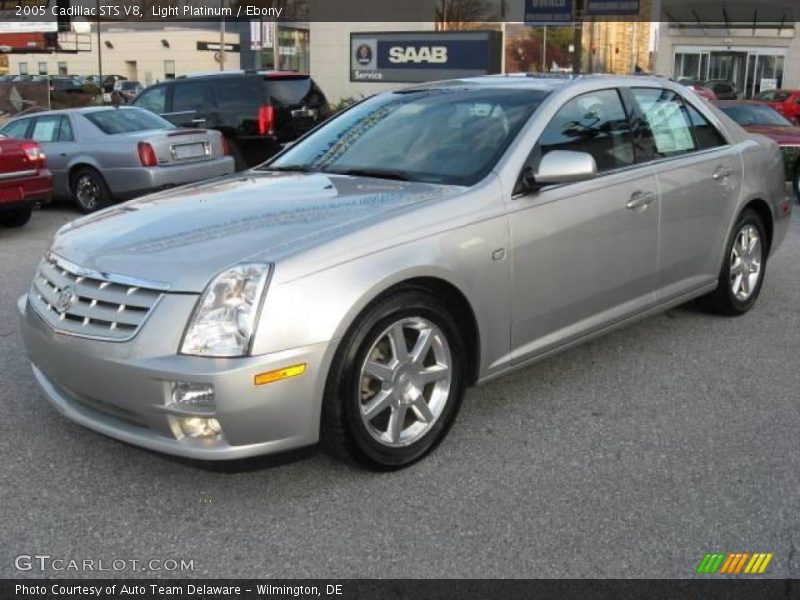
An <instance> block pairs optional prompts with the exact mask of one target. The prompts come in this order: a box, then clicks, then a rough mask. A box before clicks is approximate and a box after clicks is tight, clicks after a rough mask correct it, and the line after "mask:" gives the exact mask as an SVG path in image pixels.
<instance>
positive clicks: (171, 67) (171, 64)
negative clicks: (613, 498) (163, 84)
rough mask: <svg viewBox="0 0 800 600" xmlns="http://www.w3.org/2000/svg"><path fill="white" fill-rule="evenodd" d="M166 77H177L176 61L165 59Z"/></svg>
mask: <svg viewBox="0 0 800 600" xmlns="http://www.w3.org/2000/svg"><path fill="white" fill-rule="evenodd" d="M164 79H175V61H174V60H165V61H164Z"/></svg>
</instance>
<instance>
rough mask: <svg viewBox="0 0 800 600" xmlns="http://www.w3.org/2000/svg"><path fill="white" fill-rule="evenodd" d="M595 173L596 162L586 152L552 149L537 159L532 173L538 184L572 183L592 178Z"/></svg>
mask: <svg viewBox="0 0 800 600" xmlns="http://www.w3.org/2000/svg"><path fill="white" fill-rule="evenodd" d="M596 175H597V163H596V162H595V160H594V156H592V155H591V154H589V153H588V152H573V151H572V150H553V151H552V152H548V153H547V154H545V155H544V156H543V157H542V160H540V161H539V168H538V169H537V170H536V173H534V174H533V179H534V180H535V181H536V183H537V184H538V185H543V184H546V183H573V182H576V181H584V180H586V179H592V178H593V177H595V176H596Z"/></svg>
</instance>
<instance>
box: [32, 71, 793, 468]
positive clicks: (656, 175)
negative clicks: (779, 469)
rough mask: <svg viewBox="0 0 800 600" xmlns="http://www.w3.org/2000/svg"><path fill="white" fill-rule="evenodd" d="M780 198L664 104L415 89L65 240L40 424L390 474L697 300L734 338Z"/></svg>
mask: <svg viewBox="0 0 800 600" xmlns="http://www.w3.org/2000/svg"><path fill="white" fill-rule="evenodd" d="M783 182H784V176H783V163H782V160H781V155H780V152H779V150H778V147H777V146H776V145H775V144H774V143H773V142H771V141H770V140H768V139H766V138H764V137H760V136H757V135H751V134H748V133H746V132H745V131H743V130H742V129H741V128H740V127H739V126H738V125H736V124H735V123H733V122H732V121H731V120H730V119H728V118H727V117H725V115H723V114H722V113H720V112H719V111H718V110H717V109H715V108H713V107H712V106H710V105H709V104H707V103H704V102H702V101H701V100H700V99H699V98H698V97H697V96H695V95H694V94H693V93H692V92H691V91H689V90H687V89H686V88H684V87H682V86H679V85H676V84H673V83H670V82H668V81H665V80H662V79H655V78H646V77H635V78H613V77H585V78H576V79H569V78H567V79H536V78H530V77H487V78H479V79H471V80H459V81H451V82H441V83H435V84H428V85H424V86H421V87H416V88H411V89H404V90H402V91H400V92H396V93H386V94H382V95H378V96H375V97H372V98H369V99H366V100H364V101H362V102H361V103H359V104H357V105H355V106H354V107H352V108H351V109H349V110H347V111H345V112H343V113H341V114H340V115H338V116H337V117H335V118H334V119H332V120H331V121H329V122H328V123H327V124H325V125H324V126H322V127H321V128H319V129H317V130H315V131H313V132H312V133H310V134H309V135H307V136H306V137H305V138H304V139H302V140H301V141H299V142H298V143H297V144H295V145H294V146H292V147H291V148H288V149H286V150H285V151H284V152H283V153H282V154H280V155H279V156H277V157H276V158H275V159H274V160H273V161H272V162H270V163H269V164H267V165H264V166H262V167H260V168H256V169H253V170H250V171H247V172H244V173H242V174H239V175H237V176H234V177H230V178H227V179H223V180H221V181H217V182H211V183H205V184H200V185H196V186H189V187H185V188H182V189H180V190H173V191H168V192H164V193H160V194H157V195H153V196H150V197H147V198H143V199H139V200H135V201H132V202H129V203H127V204H124V205H121V206H119V207H113V208H110V209H107V210H105V211H103V212H100V213H98V214H96V215H93V216H89V217H84V218H82V219H79V220H77V221H75V222H73V223H72V224H69V225H67V226H65V227H64V228H63V229H62V230H60V231H59V232H58V234H57V235H56V237H55V239H54V240H53V243H52V247H51V249H50V251H49V252H48V253H47V255H46V256H45V257H44V259H43V260H42V262H41V264H40V265H39V267H38V271H37V273H36V275H35V279H34V281H33V283H32V285H31V287H30V291H29V292H28V294H27V295H26V296H24V297H22V298H20V301H19V312H20V314H21V325H22V334H23V338H24V342H25V346H26V349H27V354H28V356H29V357H30V360H31V363H32V365H33V373H34V375H35V378H36V380H37V381H38V383H39V385H40V386H41V388H42V390H44V393H45V395H46V396H47V397H48V399H49V400H50V401H51V403H52V404H53V405H54V406H55V407H56V408H57V409H58V410H59V411H61V412H62V413H63V414H64V415H66V416H67V417H68V418H70V419H73V420H74V421H77V422H78V423H81V424H83V425H85V426H87V427H90V428H92V429H94V430H96V431H99V432H100V433H103V434H106V435H109V436H112V437H115V438H118V439H120V440H124V441H126V442H129V443H132V444H138V445H140V446H144V447H146V448H151V449H154V450H159V451H163V452H167V453H171V454H176V455H181V456H186V457H192V458H200V459H209V460H220V459H235V458H241V457H246V456H252V455H258V454H268V453H274V452H280V451H284V450H289V449H292V448H297V447H300V446H305V445H310V444H314V443H316V442H318V441H319V440H321V441H322V442H323V444H324V446H325V447H326V448H327V449H329V450H330V451H331V452H333V453H334V454H336V455H337V456H343V457H350V458H354V459H356V460H357V461H359V462H360V463H362V464H364V465H367V466H369V467H371V468H377V469H393V468H399V467H402V466H405V465H408V464H410V463H412V462H414V461H415V460H417V459H419V458H420V457H422V456H424V455H425V454H426V453H427V452H429V451H430V450H431V449H432V448H434V447H435V446H436V444H437V443H439V442H440V441H441V440H442V439H443V438H444V436H445V434H446V433H447V431H448V429H449V428H450V426H451V425H452V424H453V421H454V419H455V416H456V413H457V412H458V407H459V404H460V403H461V400H462V397H463V395H464V391H465V389H466V388H467V387H468V386H470V385H473V384H482V383H486V382H488V381H490V380H491V379H493V378H495V377H499V376H501V375H504V374H506V373H508V372H510V371H512V370H514V369H519V368H522V367H525V366H526V365H529V364H531V363H532V362H533V361H536V360H539V359H542V358H544V357H547V356H549V355H551V354H552V353H554V352H556V351H559V350H563V349H565V348H568V347H570V346H572V345H574V344H577V343H580V342H583V341H585V340H587V339H590V338H592V337H594V336H597V335H600V334H603V333H605V332H607V331H610V330H612V329H614V328H616V327H620V326H623V325H625V324H627V323H630V322H631V321H632V320H634V319H637V318H641V317H645V316H647V315H651V314H653V313H655V312H657V311H662V310H665V309H667V308H670V307H672V306H675V305H678V304H681V303H684V302H686V301H688V300H690V299H693V298H699V299H700V303H701V305H702V306H703V307H705V308H706V309H708V310H709V311H713V312H716V313H720V314H724V315H731V316H736V315H742V314H743V313H746V312H747V311H748V310H749V309H750V308H751V307H752V306H753V304H754V303H755V302H756V299H757V298H758V295H759V291H760V289H761V285H762V282H763V280H764V273H765V271H766V265H767V261H768V258H769V257H770V256H771V255H772V254H773V253H774V252H775V251H776V249H777V248H778V246H779V245H780V243H781V241H782V239H783V238H784V236H785V233H786V231H787V228H788V223H789V218H790V212H791V204H790V201H789V198H788V196H787V193H786V190H785V187H784V183H783ZM742 324H743V326H745V323H744V322H743V323H742Z"/></svg>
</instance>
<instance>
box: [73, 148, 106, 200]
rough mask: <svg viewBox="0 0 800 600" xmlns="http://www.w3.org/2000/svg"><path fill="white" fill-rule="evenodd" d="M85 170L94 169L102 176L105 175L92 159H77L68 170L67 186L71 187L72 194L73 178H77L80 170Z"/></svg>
mask: <svg viewBox="0 0 800 600" xmlns="http://www.w3.org/2000/svg"><path fill="white" fill-rule="evenodd" d="M84 168H89V169H93V170H95V171H97V172H98V173H99V174H100V175H101V176H102V175H103V172H102V171H101V169H100V166H99V165H98V164H97V163H96V162H95V161H94V160H92V159H91V158H88V157H80V158H78V159H76V160H75V161H74V162H72V163H71V164H70V165H69V167H68V168H67V185H68V186H69V190H70V193H71V192H72V179H73V177H75V173H77V172H78V171H79V170H80V169H84Z"/></svg>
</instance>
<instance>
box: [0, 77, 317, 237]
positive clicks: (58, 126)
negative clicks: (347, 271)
mask: <svg viewBox="0 0 800 600" xmlns="http://www.w3.org/2000/svg"><path fill="white" fill-rule="evenodd" d="M49 80H50V86H51V90H52V91H59V92H66V93H70V92H72V91H76V92H77V91H81V90H82V89H83V88H82V86H83V85H84V84H85V83H94V84H95V85H97V82H99V78H98V77H96V76H91V75H90V76H88V77H85V78H80V77H78V76H64V77H51V78H50V79H49ZM102 87H103V89H104V90H107V91H110V92H111V93H112V94H118V96H117V98H115V102H114V104H115V106H92V107H83V108H70V109H64V110H52V111H47V112H40V113H35V114H31V115H26V116H22V117H17V118H14V119H11V120H10V121H8V122H7V123H6V124H5V125H4V126H3V127H2V128H0V133H2V134H3V135H4V136H5V137H6V138H17V139H18V140H23V141H22V142H20V143H21V144H22V145H23V146H22V147H25V148H29V149H31V148H34V147H35V148H37V150H36V151H37V152H38V153H39V154H38V155H37V156H40V157H41V158H40V160H41V162H40V165H41V166H40V169H41V170H42V171H43V172H44V171H46V179H47V182H48V184H47V191H46V193H45V192H44V191H42V189H40V188H36V190H35V191H36V193H35V194H32V193H30V192H29V191H28V190H29V187H30V186H29V185H28V186H27V187H24V188H22V187H20V186H19V185H16V184H17V182H18V177H19V173H17V171H19V169H17V168H16V167H14V168H10V170H9V173H14V174H13V175H12V174H9V175H7V176H5V175H3V176H2V177H6V178H7V179H8V180H9V181H11V180H13V181H14V182H15V185H14V186H13V187H14V190H15V191H13V192H11V191H8V192H4V195H3V196H2V201H3V202H4V203H7V204H8V205H9V207H10V206H11V204H12V201H13V202H14V203H21V204H20V205H19V206H17V205H16V204H15V205H14V207H13V208H14V210H17V209H19V211H17V212H16V213H14V214H15V215H19V216H18V218H17V217H13V218H12V217H11V216H8V215H7V216H6V218H5V219H4V221H8V222H9V223H11V222H13V223H19V224H24V222H25V221H27V219H28V218H29V217H30V210H29V209H30V206H31V205H32V203H33V202H34V201H36V200H41V199H42V198H41V197H43V196H46V197H47V198H48V199H49V197H50V196H53V197H56V198H68V199H72V200H73V201H74V202H75V203H76V204H77V206H78V208H80V210H81V211H83V212H85V213H89V212H93V211H95V210H98V209H99V208H102V207H104V206H107V205H109V204H111V203H112V202H115V201H119V200H125V199H128V198H132V197H134V196H139V195H142V194H145V193H148V192H152V191H157V190H161V189H165V188H169V187H173V186H178V185H183V184H186V183H191V182H195V181H199V180H203V179H208V178H213V177H217V176H222V175H228V174H231V173H233V172H234V171H235V170H241V169H244V168H247V167H248V166H252V165H256V164H259V163H261V162H263V161H264V160H266V159H267V158H269V157H270V156H272V155H273V154H275V153H276V152H277V151H278V150H280V149H281V147H282V145H283V144H285V143H287V142H291V141H294V140H295V139H297V138H298V137H300V136H301V135H303V134H304V133H306V132H308V131H309V130H310V129H312V128H313V127H315V126H316V125H317V124H318V123H320V122H322V121H323V120H325V119H326V118H327V117H328V116H329V115H330V108H329V106H328V102H327V99H326V98H325V95H324V94H323V93H322V91H321V90H320V89H319V87H318V86H317V85H316V84H315V83H314V81H313V80H312V79H311V78H310V77H309V76H308V75H303V74H300V73H295V72H290V73H283V72H255V71H252V72H246V71H235V72H225V73H214V74H207V75H198V76H193V77H183V78H179V79H177V80H170V81H166V82H162V83H158V84H156V85H154V86H151V87H150V88H147V89H144V87H143V86H142V84H141V83H140V82H138V81H133V80H127V79H125V78H124V77H121V76H115V75H109V76H107V77H105V78H104V79H103V82H102ZM120 99H121V102H119V100H120ZM126 102H130V103H131V104H132V106H118V104H120V103H123V104H124V103H126ZM8 142H9V143H10V140H8ZM45 155H46V156H47V159H46V165H47V168H45ZM9 160H10V155H9ZM30 170H31V169H25V171H26V172H27V171H30ZM37 173H38V171H37ZM31 175H33V174H31ZM37 176H38V175H37ZM44 179H45V177H44V175H42V176H40V179H39V180H38V181H39V182H40V183H41V182H42V181H44ZM26 185H27V184H26ZM30 185H33V184H30ZM34 187H35V186H34ZM21 189H22V190H24V191H25V193H24V194H23V193H22V192H20V191H19V190H21ZM30 189H33V188H30ZM29 197H30V198H29ZM23 200H24V202H23ZM9 210H11V209H9ZM9 215H10V213H9ZM24 215H27V216H24ZM23 217H24V218H23Z"/></svg>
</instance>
